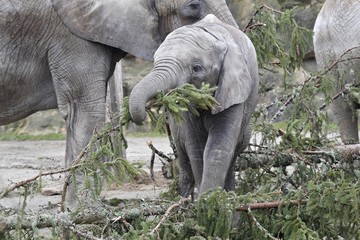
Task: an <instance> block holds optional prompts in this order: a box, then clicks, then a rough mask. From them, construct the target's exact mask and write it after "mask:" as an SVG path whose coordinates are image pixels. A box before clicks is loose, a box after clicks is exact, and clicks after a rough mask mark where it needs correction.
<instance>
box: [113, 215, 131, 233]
mask: <svg viewBox="0 0 360 240" xmlns="http://www.w3.org/2000/svg"><path fill="white" fill-rule="evenodd" d="M112 221H113V224H114V223H116V222H119V221H120V222H121V223H122V224H124V226H125V227H126V229H127V230H128V231H129V230H131V229H134V227H133V226H132V225H131V224H130V223H128V222H127V221H126V219H125V218H124V217H123V216H119V217H117V218H113V219H112Z"/></svg>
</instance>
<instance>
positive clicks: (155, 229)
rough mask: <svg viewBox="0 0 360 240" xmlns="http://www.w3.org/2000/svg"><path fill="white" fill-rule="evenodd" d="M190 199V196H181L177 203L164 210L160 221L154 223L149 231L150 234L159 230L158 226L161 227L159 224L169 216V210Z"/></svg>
mask: <svg viewBox="0 0 360 240" xmlns="http://www.w3.org/2000/svg"><path fill="white" fill-rule="evenodd" d="M189 201H191V197H188V198H181V199H180V200H179V201H178V202H177V203H174V204H173V205H171V206H170V207H169V208H168V209H167V210H166V212H165V214H164V216H163V217H162V218H161V220H160V222H159V223H158V224H157V225H156V227H155V228H154V229H153V230H152V231H151V233H152V234H154V233H155V232H157V231H158V230H159V228H160V227H161V225H163V223H164V222H165V220H166V219H167V218H168V217H169V215H170V212H171V211H172V210H173V209H174V208H177V207H180V206H181V205H183V204H184V203H186V202H189Z"/></svg>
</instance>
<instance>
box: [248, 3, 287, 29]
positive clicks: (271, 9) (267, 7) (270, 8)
mask: <svg viewBox="0 0 360 240" xmlns="http://www.w3.org/2000/svg"><path fill="white" fill-rule="evenodd" d="M263 8H265V9H267V10H270V11H272V12H275V13H278V14H283V12H281V11H278V10H276V9H274V8H272V7H269V6H268V5H266V4H265V5H262V6H260V7H259V8H258V9H257V10H256V11H255V12H254V14H253V16H252V18H251V19H250V21H249V22H248V24H247V25H246V27H245V28H244V30H243V32H244V33H245V32H247V31H248V30H252V29H254V28H256V27H259V26H265V24H262V23H259V24H252V22H253V20H254V17H255V16H256V15H258V14H259V13H260V11H261V10H262V9H263Z"/></svg>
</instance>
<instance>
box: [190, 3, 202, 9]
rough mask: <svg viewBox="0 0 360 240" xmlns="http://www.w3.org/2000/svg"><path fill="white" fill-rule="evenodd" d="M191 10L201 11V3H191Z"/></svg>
mask: <svg viewBox="0 0 360 240" xmlns="http://www.w3.org/2000/svg"><path fill="white" fill-rule="evenodd" d="M189 8H190V9H191V10H193V11H196V10H199V9H200V3H198V2H195V3H190V4H189Z"/></svg>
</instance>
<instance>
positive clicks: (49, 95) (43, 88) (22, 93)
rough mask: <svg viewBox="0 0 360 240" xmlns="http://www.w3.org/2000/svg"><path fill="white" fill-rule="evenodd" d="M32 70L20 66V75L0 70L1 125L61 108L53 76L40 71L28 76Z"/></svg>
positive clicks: (1, 68) (37, 70)
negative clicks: (39, 112)
mask: <svg viewBox="0 0 360 240" xmlns="http://www.w3.org/2000/svg"><path fill="white" fill-rule="evenodd" d="M30 67H31V66H29V65H24V66H17V70H18V71H11V70H9V68H7V69H5V70H4V68H3V67H0V72H1V75H0V125H4V124H8V123H11V122H15V121H17V120H20V119H22V118H24V117H26V116H28V115H30V114H32V113H34V112H37V111H40V110H46V109H51V108H56V107H57V101H56V95H55V91H54V87H53V84H52V80H51V75H50V73H49V72H47V71H44V70H41V69H36V70H32V71H35V72H36V73H32V74H30V73H27V74H24V72H27V71H29V68H30ZM37 68H39V67H37ZM26 69H27V70H26ZM30 72H31V71H30ZM22 73H23V74H22Z"/></svg>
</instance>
